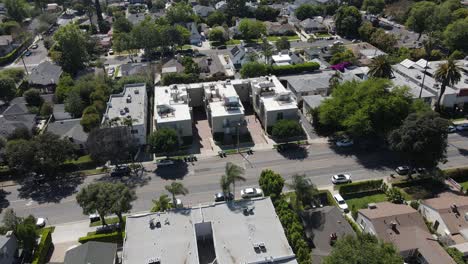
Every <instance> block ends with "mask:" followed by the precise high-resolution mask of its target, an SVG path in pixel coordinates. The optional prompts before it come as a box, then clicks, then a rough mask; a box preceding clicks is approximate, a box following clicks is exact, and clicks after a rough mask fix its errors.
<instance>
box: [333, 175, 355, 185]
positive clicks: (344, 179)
mask: <svg viewBox="0 0 468 264" xmlns="http://www.w3.org/2000/svg"><path fill="white" fill-rule="evenodd" d="M331 182H332V183H333V184H339V183H349V182H351V175H349V174H336V175H333V176H332V177H331Z"/></svg>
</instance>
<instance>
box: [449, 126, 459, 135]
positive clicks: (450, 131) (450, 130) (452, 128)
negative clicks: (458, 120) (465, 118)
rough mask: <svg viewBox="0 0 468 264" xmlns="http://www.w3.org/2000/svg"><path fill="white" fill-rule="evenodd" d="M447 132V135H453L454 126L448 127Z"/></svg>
mask: <svg viewBox="0 0 468 264" xmlns="http://www.w3.org/2000/svg"><path fill="white" fill-rule="evenodd" d="M447 131H448V132H449V133H455V132H457V127H455V126H449V127H448V129H447Z"/></svg>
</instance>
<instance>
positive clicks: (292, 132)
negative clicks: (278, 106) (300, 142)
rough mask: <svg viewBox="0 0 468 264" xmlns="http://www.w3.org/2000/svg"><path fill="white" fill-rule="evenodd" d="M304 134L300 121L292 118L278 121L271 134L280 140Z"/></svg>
mask: <svg viewBox="0 0 468 264" xmlns="http://www.w3.org/2000/svg"><path fill="white" fill-rule="evenodd" d="M303 134H304V132H303V130H302V127H301V125H300V124H299V122H297V121H296V120H291V119H281V120H278V121H276V123H275V124H274V125H273V128H272V130H271V135H272V136H273V137H274V138H276V139H278V140H288V139H291V138H294V137H298V136H301V135H303Z"/></svg>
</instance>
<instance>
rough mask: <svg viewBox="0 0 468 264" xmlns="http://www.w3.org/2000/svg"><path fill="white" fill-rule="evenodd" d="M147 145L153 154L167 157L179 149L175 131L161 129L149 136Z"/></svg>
mask: <svg viewBox="0 0 468 264" xmlns="http://www.w3.org/2000/svg"><path fill="white" fill-rule="evenodd" d="M148 144H149V145H150V146H151V149H152V152H153V153H165V154H166V155H168V154H169V153H172V152H174V151H176V150H177V149H178V148H179V137H178V135H177V131H176V130H175V129H172V128H161V129H158V130H157V131H156V132H152V133H151V134H150V135H149V137H148Z"/></svg>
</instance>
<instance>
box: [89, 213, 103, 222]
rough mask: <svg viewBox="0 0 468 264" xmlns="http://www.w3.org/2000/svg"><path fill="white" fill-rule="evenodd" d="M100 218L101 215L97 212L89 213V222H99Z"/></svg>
mask: <svg viewBox="0 0 468 264" xmlns="http://www.w3.org/2000/svg"><path fill="white" fill-rule="evenodd" d="M100 220H101V217H99V215H98V214H97V213H94V214H90V215H89V222H91V223H94V222H97V221H100Z"/></svg>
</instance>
